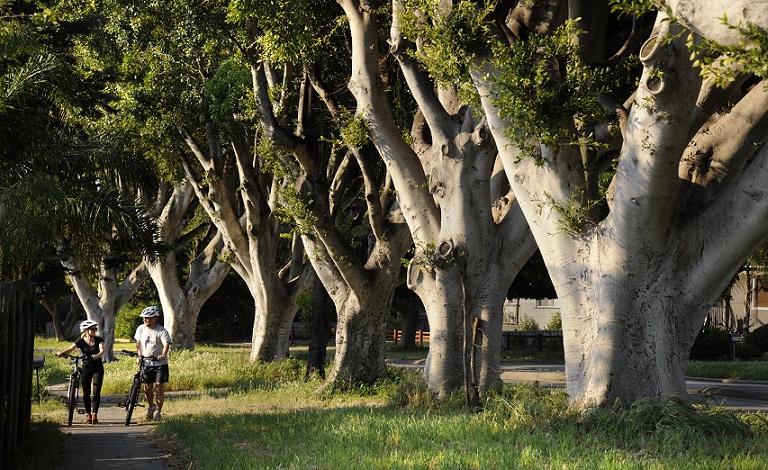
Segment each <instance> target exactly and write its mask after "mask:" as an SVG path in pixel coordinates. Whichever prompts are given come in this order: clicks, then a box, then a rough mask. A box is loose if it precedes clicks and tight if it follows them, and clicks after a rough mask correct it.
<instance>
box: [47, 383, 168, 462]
mask: <svg viewBox="0 0 768 470" xmlns="http://www.w3.org/2000/svg"><path fill="white" fill-rule="evenodd" d="M115 402H116V399H115V398H113V397H102V403H101V408H100V409H99V423H98V424H94V425H91V424H85V415H81V414H76V415H75V417H74V419H73V420H72V426H71V427H68V426H64V427H63V428H62V429H64V431H65V432H68V433H69V436H67V440H66V443H65V447H64V452H63V454H62V456H61V458H60V459H59V463H58V465H57V466H56V469H58V470H82V469H84V468H89V469H98V468H105V469H107V468H108V469H132V470H153V469H156V470H162V469H165V468H166V467H165V466H164V465H163V463H164V462H165V461H167V460H168V459H169V458H170V455H167V454H163V453H161V452H160V451H158V450H157V449H155V448H154V447H152V446H150V445H149V442H148V440H147V438H146V437H145V434H146V433H147V431H149V430H150V429H151V428H152V426H153V425H154V423H153V422H147V421H145V420H144V417H145V413H146V408H142V407H137V408H136V409H135V410H134V412H133V417H132V419H131V425H130V426H126V425H125V409H124V408H120V407H118V406H117V405H116V403H115ZM81 406H82V405H81Z"/></svg>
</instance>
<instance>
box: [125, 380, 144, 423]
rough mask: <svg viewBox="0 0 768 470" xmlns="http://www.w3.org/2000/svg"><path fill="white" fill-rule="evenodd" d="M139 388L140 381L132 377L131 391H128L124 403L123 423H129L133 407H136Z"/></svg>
mask: <svg viewBox="0 0 768 470" xmlns="http://www.w3.org/2000/svg"><path fill="white" fill-rule="evenodd" d="M140 389H141V381H140V380H138V379H136V378H134V379H133V384H132V385H131V391H130V392H128V401H127V402H126V403H125V425H126V426H128V425H129V424H131V415H133V409H134V408H135V407H136V403H137V402H138V400H139V390H140Z"/></svg>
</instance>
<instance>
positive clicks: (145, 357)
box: [120, 349, 158, 361]
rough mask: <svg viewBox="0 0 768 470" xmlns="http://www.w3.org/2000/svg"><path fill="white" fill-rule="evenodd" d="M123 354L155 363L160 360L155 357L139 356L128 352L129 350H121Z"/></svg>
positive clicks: (133, 352)
mask: <svg viewBox="0 0 768 470" xmlns="http://www.w3.org/2000/svg"><path fill="white" fill-rule="evenodd" d="M120 352H121V353H123V354H125V355H128V356H132V357H140V358H142V359H152V360H153V361H157V360H158V359H157V358H156V357H155V356H139V353H137V352H135V351H128V350H127V349H122V350H120Z"/></svg>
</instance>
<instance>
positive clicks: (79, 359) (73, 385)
mask: <svg viewBox="0 0 768 470" xmlns="http://www.w3.org/2000/svg"><path fill="white" fill-rule="evenodd" d="M61 356H62V357H65V358H67V359H69V362H70V363H71V364H72V372H70V374H69V385H68V387H67V426H72V418H73V417H74V415H75V410H77V412H78V414H82V413H85V410H82V409H79V408H78V407H77V401H78V396H79V394H80V391H79V389H80V375H81V374H82V372H83V369H82V363H83V359H85V357H84V356H82V355H78V356H73V355H70V354H62V355H61Z"/></svg>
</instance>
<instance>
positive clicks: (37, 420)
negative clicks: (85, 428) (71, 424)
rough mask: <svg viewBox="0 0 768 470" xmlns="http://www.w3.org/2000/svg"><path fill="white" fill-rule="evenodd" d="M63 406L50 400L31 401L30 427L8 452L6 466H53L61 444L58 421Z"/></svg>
mask: <svg viewBox="0 0 768 470" xmlns="http://www.w3.org/2000/svg"><path fill="white" fill-rule="evenodd" d="M65 414H66V413H65V409H64V406H63V405H62V404H61V403H59V402H57V401H53V400H44V401H41V402H40V404H39V405H38V403H37V401H33V402H32V426H31V430H30V433H29V435H28V437H27V438H26V439H25V440H24V441H23V442H22V443H21V445H20V446H19V447H17V448H16V449H14V451H13V452H12V454H11V467H10V468H23V469H25V470H48V469H51V468H54V466H55V465H56V462H57V459H58V453H59V451H60V450H61V449H63V447H64V432H63V431H62V429H61V423H63V422H64V418H65Z"/></svg>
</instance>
